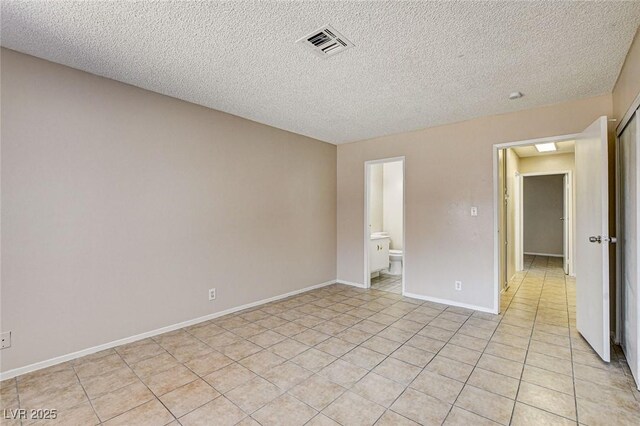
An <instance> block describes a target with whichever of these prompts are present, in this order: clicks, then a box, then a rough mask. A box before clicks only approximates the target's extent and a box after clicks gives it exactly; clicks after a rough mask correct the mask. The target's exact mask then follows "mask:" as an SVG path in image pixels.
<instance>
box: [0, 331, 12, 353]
mask: <svg viewBox="0 0 640 426" xmlns="http://www.w3.org/2000/svg"><path fill="white" fill-rule="evenodd" d="M10 347H11V332H10V331H7V332H6V333H2V334H0V349H6V348H10Z"/></svg>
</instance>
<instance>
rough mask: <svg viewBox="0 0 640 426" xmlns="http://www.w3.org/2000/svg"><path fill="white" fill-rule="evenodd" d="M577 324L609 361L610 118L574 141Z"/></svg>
mask: <svg viewBox="0 0 640 426" xmlns="http://www.w3.org/2000/svg"><path fill="white" fill-rule="evenodd" d="M575 165H576V240H577V241H576V253H575V267H576V327H577V329H578V331H579V332H580V334H581V335H582V336H583V337H584V338H585V339H586V340H587V342H589V344H590V345H591V346H592V347H593V349H594V350H595V351H596V352H597V353H598V355H600V357H601V358H602V359H603V360H604V361H607V362H609V360H610V347H609V346H610V345H609V236H608V233H609V218H608V211H609V210H608V209H609V196H608V185H609V184H608V155H607V118H606V117H600V118H599V119H598V120H596V121H595V122H594V123H593V124H592V125H591V126H589V127H588V128H587V129H586V130H585V131H584V132H583V133H582V135H581V137H580V138H578V140H576V145H575Z"/></svg>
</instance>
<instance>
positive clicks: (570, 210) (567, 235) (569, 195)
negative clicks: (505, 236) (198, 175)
mask: <svg viewBox="0 0 640 426" xmlns="http://www.w3.org/2000/svg"><path fill="white" fill-rule="evenodd" d="M548 175H563V176H564V177H565V178H564V179H566V181H565V180H564V179H563V186H564V184H565V182H566V184H567V187H566V188H565V187H563V188H562V198H563V214H565V215H566V217H565V218H564V223H563V224H562V239H563V253H562V255H563V257H564V258H565V261H566V258H567V257H569V262H568V263H569V264H568V267H567V271H566V273H567V275H569V276H572V277H574V276H575V271H574V263H573V262H574V258H573V257H574V256H573V253H574V247H573V225H574V217H573V214H574V211H575V207H574V205H573V202H574V200H573V171H571V170H558V171H548V172H529V173H516V190H515V191H514V192H515V194H517V196H516V195H515V194H514V198H516V200H517V202H516V205H515V224H514V225H515V230H516V231H515V241H516V242H515V257H516V271H522V270H523V264H524V178H525V177H531V176H548ZM518 266H520V267H518ZM563 267H564V265H563Z"/></svg>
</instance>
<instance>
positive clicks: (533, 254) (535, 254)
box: [524, 252, 564, 257]
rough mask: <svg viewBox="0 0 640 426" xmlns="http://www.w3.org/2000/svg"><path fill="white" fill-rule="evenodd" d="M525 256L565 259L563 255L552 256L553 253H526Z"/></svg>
mask: <svg viewBox="0 0 640 426" xmlns="http://www.w3.org/2000/svg"><path fill="white" fill-rule="evenodd" d="M524 254H528V255H530V256H547V257H564V256H563V255H561V254H551V253H533V252H525V253H524Z"/></svg>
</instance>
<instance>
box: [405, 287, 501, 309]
mask: <svg viewBox="0 0 640 426" xmlns="http://www.w3.org/2000/svg"><path fill="white" fill-rule="evenodd" d="M403 296H405V297H411V298H413V299H420V300H426V301H428V302H435V303H441V304H443V305H451V306H457V307H459V308H467V309H473V310H474V311H480V312H488V313H490V314H496V315H497V314H498V312H497V311H496V310H495V309H491V308H485V307H484V306H477V305H470V304H468V303H462V302H456V301H454V300H449V299H438V298H437V297H430V296H424V295H422V294H415V293H408V292H406V291H405V292H404V294H403Z"/></svg>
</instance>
